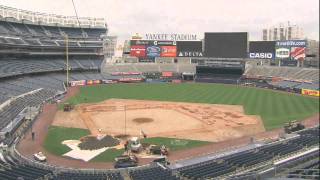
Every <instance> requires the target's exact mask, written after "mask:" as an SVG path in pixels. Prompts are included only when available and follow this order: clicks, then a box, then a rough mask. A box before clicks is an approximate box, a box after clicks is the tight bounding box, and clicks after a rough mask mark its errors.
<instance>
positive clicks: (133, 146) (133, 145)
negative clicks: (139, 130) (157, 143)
mask: <svg viewBox="0 0 320 180" xmlns="http://www.w3.org/2000/svg"><path fill="white" fill-rule="evenodd" d="M129 144H130V146H129V147H130V150H131V152H135V153H139V152H140V151H141V150H142V144H141V142H140V139H139V138H138V137H132V138H131V139H130V141H129Z"/></svg>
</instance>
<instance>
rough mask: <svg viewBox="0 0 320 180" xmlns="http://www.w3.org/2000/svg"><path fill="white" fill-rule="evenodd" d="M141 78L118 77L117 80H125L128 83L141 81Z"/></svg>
mask: <svg viewBox="0 0 320 180" xmlns="http://www.w3.org/2000/svg"><path fill="white" fill-rule="evenodd" d="M142 81H143V79H142V78H120V79H119V82H127V83H130V82H142Z"/></svg>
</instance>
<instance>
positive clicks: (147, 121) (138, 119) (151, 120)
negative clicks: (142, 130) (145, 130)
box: [132, 118, 154, 124]
mask: <svg viewBox="0 0 320 180" xmlns="http://www.w3.org/2000/svg"><path fill="white" fill-rule="evenodd" d="M132 121H133V122H135V123H138V124H142V123H150V122H153V121H154V120H153V119H151V118H135V119H132Z"/></svg>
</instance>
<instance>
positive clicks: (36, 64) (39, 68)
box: [0, 57, 102, 78]
mask: <svg viewBox="0 0 320 180" xmlns="http://www.w3.org/2000/svg"><path fill="white" fill-rule="evenodd" d="M101 63H102V60H101V59H99V58H97V59H92V58H88V59H84V58H80V57H79V58H71V59H70V60H69V67H70V68H71V69H72V70H76V69H82V70H86V69H91V70H92V69H97V70H99V69H100V65H101ZM63 70H66V62H65V60H64V59H51V58H47V59H19V60H17V59H7V60H0V78H1V77H9V76H13V75H21V74H30V73H39V72H54V71H63Z"/></svg>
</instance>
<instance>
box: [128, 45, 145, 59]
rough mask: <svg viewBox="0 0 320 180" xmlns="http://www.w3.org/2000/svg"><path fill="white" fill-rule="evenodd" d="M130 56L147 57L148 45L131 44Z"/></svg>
mask: <svg viewBox="0 0 320 180" xmlns="http://www.w3.org/2000/svg"><path fill="white" fill-rule="evenodd" d="M130 56H134V57H145V56H146V47H145V46H141V45H134V46H131V49H130Z"/></svg>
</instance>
